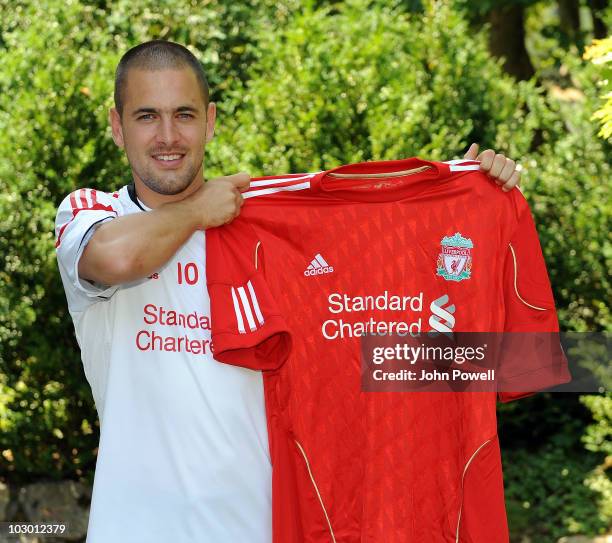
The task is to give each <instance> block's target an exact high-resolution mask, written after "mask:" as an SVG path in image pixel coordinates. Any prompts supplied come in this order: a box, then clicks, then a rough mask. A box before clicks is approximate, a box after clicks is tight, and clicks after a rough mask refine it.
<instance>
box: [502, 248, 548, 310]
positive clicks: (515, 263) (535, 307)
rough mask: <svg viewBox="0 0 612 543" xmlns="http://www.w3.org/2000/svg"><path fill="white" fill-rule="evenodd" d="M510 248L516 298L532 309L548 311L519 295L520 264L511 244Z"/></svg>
mask: <svg viewBox="0 0 612 543" xmlns="http://www.w3.org/2000/svg"><path fill="white" fill-rule="evenodd" d="M508 247H510V252H511V253H512V261H513V262H514V292H515V294H516V296H517V297H518V299H519V300H520V301H521V302H522V303H524V304H525V305H526V306H527V307H531V308H532V309H537V310H538V311H547V309H546V308H545V307H537V306H535V305H531V304H530V303H527V302H526V301H525V300H523V298H522V297H521V295H520V294H519V291H518V287H517V285H516V280H517V277H518V264H517V262H516V254H515V253H514V247H512V244H511V243H508Z"/></svg>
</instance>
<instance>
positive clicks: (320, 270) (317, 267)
mask: <svg viewBox="0 0 612 543" xmlns="http://www.w3.org/2000/svg"><path fill="white" fill-rule="evenodd" d="M333 271H334V268H333V266H330V265H329V264H328V263H327V262H325V259H324V258H323V257H322V256H321V255H320V254H318V253H317V254H316V255H315V257H314V258H313V259H312V262H311V263H310V264H309V265H308V267H307V268H306V269H305V270H304V275H306V276H308V275H323V274H324V273H333Z"/></svg>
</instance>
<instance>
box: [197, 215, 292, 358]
mask: <svg viewBox="0 0 612 543" xmlns="http://www.w3.org/2000/svg"><path fill="white" fill-rule="evenodd" d="M206 280H207V286H208V293H209V297H210V308H211V309H210V310H211V321H212V342H213V348H214V356H215V359H216V360H219V361H220V362H225V363H227V364H232V365H235V366H243V367H246V368H249V369H253V370H274V369H277V368H279V367H280V366H281V365H282V364H283V363H284V362H285V361H286V360H287V357H288V356H289V352H290V351H291V334H290V333H289V330H288V328H287V325H286V322H285V319H284V317H283V316H282V315H281V313H280V311H279V310H278V306H277V304H276V303H275V300H274V298H273V296H272V294H271V292H270V288H269V287H268V284H267V282H266V277H265V274H264V258H263V248H262V246H261V243H260V241H259V239H258V237H257V235H256V233H255V230H254V229H253V228H252V226H251V225H250V224H248V222H247V221H245V220H241V219H237V220H235V221H233V222H232V223H231V224H228V225H226V226H223V227H220V228H212V229H209V230H207V231H206Z"/></svg>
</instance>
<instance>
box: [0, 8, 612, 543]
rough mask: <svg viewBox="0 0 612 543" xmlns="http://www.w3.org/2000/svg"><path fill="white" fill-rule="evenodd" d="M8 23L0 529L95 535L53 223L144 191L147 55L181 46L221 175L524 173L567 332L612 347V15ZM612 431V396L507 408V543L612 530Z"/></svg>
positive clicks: (456, 12)
mask: <svg viewBox="0 0 612 543" xmlns="http://www.w3.org/2000/svg"><path fill="white" fill-rule="evenodd" d="M0 13H1V17H0V254H1V255H2V257H1V260H0V521H4V520H32V521H34V520H37V519H45V518H48V519H55V520H62V519H67V518H68V519H69V521H70V522H71V523H72V524H73V527H74V528H75V529H76V528H78V529H79V530H80V532H79V534H77V536H75V538H74V540H82V537H83V535H84V530H85V527H86V514H87V509H88V500H89V499H90V490H89V489H90V484H91V482H92V480H93V479H92V477H93V471H94V467H95V460H96V447H97V444H98V437H99V426H98V419H97V415H96V412H95V409H94V405H93V400H92V397H91V392H90V389H89V386H88V384H87V382H86V380H85V377H84V374H83V369H82V366H81V363H80V356H79V350H78V347H77V344H76V341H75V338H74V333H73V328H72V323H71V321H70V318H69V315H68V313H67V306H66V300H65V297H64V293H63V290H62V286H61V282H60V278H59V274H58V271H57V265H56V262H55V251H54V232H53V229H54V225H53V222H54V217H55V211H56V208H57V206H58V204H59V203H60V201H61V200H62V198H63V197H64V196H65V195H66V194H68V193H69V192H70V191H72V190H73V189H75V188H77V187H93V188H97V189H101V190H107V191H108V190H113V189H116V188H118V187H120V186H122V185H123V184H125V183H127V182H129V181H130V175H129V168H128V165H127V162H126V160H125V158H124V157H123V156H122V153H121V152H120V151H119V150H118V149H117V148H116V147H115V145H114V143H113V141H112V139H111V137H110V129H109V127H108V122H107V111H108V108H109V107H111V106H112V90H113V78H114V69H115V66H116V64H117V62H118V60H119V58H120V57H121V55H122V54H123V53H124V52H125V51H126V50H127V49H128V48H130V47H131V46H133V45H135V44H137V43H139V42H142V41H146V40H149V39H154V38H162V39H169V40H173V41H178V42H180V43H182V44H185V45H188V46H189V47H190V49H191V50H192V51H193V52H194V54H195V55H196V56H197V57H198V58H199V59H200V60H201V62H202V63H203V65H204V67H205V70H206V73H207V76H208V78H209V82H210V85H211V88H212V98H213V100H214V101H215V102H217V104H218V108H219V115H218V123H217V132H216V134H217V135H216V137H215V138H214V139H213V141H212V143H211V144H210V145H209V146H208V147H207V152H206V175H207V177H211V176H214V175H221V174H230V173H234V172H236V171H238V170H245V171H247V172H249V173H250V174H251V175H252V176H255V175H273V174H281V173H287V172H304V171H316V170H320V169H327V168H331V167H333V166H336V165H338V164H341V163H348V162H356V161H364V160H375V159H398V158H404V157H409V156H420V157H423V158H428V159H433V160H450V159H453V158H460V157H462V156H463V154H464V152H465V151H466V150H467V147H468V145H469V143H470V142H477V143H479V144H480V145H481V149H484V148H493V149H495V150H497V151H498V152H502V153H504V154H506V155H507V156H509V157H511V158H513V159H516V160H517V161H518V162H520V163H521V164H522V165H523V167H524V172H523V181H522V186H523V189H524V193H525V195H526V196H527V198H528V200H529V202H530V204H531V208H532V211H533V214H534V215H535V218H536V223H537V226H538V230H539V235H540V240H541V243H542V248H543V251H544V254H545V257H546V260H547V264H548V269H549V274H550V279H551V282H552V285H553V289H554V293H555V297H556V302H557V306H558V310H559V319H560V322H561V327H562V330H566V331H596V332H609V331H610V330H611V328H612V317H611V315H610V304H609V301H610V297H611V296H610V293H611V291H610V267H611V266H610V263H611V261H612V244H611V239H610V230H611V228H610V226H611V208H612V204H611V199H610V180H611V176H610V172H611V161H610V158H611V156H612V154H611V149H612V146H611V142H612V38H611V37H610V28H611V25H612V8H611V7H610V6H609V5H608V3H607V2H606V1H605V0H541V1H534V0H509V1H503V2H502V1H497V0H481V1H476V0H474V1H472V0H469V1H468V0H420V1H419V0H404V1H392V0H386V1H385V0H379V1H376V0H372V1H366V0H346V1H337V2H332V1H329V2H328V1H303V2H299V1H294V0H260V1H257V0H252V1H249V2H235V1H231V0H206V1H200V2H196V1H187V0H174V1H170V0H155V1H151V0H116V1H111V0H108V1H104V0H99V1H93V0H92V1H85V0H36V1H34V0H24V1H18V0H0ZM611 421H612V397H611V396H610V395H609V394H608V395H605V394H603V395H582V396H580V395H577V394H565V395H561V394H554V395H551V394H540V395H538V396H535V397H532V398H529V399H525V400H521V401H519V402H515V403H511V404H508V405H503V406H500V409H499V424H500V429H499V433H500V438H501V443H502V454H503V461H504V474H505V484H506V501H507V510H508V516H509V523H510V528H511V532H512V541H513V542H523V543H526V542H534V543H548V542H557V541H558V540H559V539H560V538H564V537H565V538H567V537H570V536H574V535H576V534H582V535H585V536H590V537H594V536H596V535H603V534H607V533H609V532H610V529H611V525H612V482H611V481H610V473H611V472H612V440H611V435H612V422H611ZM58 507H59V508H60V509H58ZM54 508H55V509H54ZM45 515H47V516H46V517H45ZM83 519H85V520H83ZM602 540H603V539H602ZM606 540H607V539H606ZM564 541H578V539H576V538H572V537H570V539H564ZM580 541H582V539H580ZM589 541H590V539H589ZM381 543H382V542H381Z"/></svg>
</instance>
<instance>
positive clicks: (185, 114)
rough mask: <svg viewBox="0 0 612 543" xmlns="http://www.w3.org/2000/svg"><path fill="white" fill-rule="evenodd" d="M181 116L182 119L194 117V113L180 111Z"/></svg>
mask: <svg viewBox="0 0 612 543" xmlns="http://www.w3.org/2000/svg"><path fill="white" fill-rule="evenodd" d="M179 117H180V118H181V119H192V118H193V115H192V114H191V113H179Z"/></svg>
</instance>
